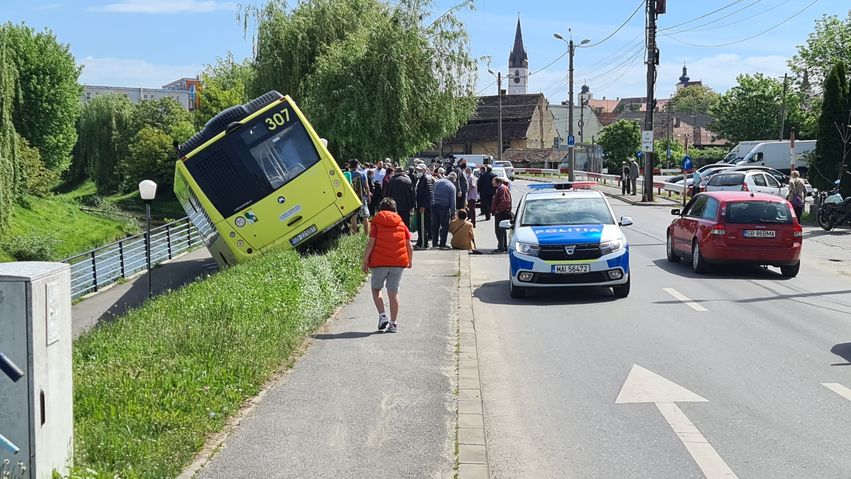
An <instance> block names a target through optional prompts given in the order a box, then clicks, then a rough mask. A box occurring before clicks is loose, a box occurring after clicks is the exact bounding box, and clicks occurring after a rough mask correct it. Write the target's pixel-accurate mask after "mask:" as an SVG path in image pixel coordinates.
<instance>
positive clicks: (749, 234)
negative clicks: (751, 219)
mask: <svg viewBox="0 0 851 479" xmlns="http://www.w3.org/2000/svg"><path fill="white" fill-rule="evenodd" d="M775 234H776V233H775V231H774V230H745V238H774V235H775Z"/></svg>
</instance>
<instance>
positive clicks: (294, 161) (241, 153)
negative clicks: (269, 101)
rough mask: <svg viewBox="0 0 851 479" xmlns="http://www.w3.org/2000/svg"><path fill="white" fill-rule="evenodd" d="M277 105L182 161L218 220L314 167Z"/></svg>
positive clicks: (298, 131)
mask: <svg viewBox="0 0 851 479" xmlns="http://www.w3.org/2000/svg"><path fill="white" fill-rule="evenodd" d="M281 105H282V106H281V108H280V109H277V108H276V109H273V110H271V111H270V112H267V113H266V114H264V115H261V116H259V117H257V118H255V119H254V120H252V121H251V122H249V123H247V124H246V125H243V126H242V127H241V128H239V129H238V130H236V131H234V132H233V133H231V134H228V135H226V136H225V137H223V138H221V139H220V140H219V141H217V142H215V143H213V144H211V145H209V146H208V147H207V148H205V149H204V150H202V151H201V152H199V153H198V154H197V155H194V156H192V157H190V158H188V159H187V160H186V168H187V169H188V170H189V172H190V173H191V174H192V176H193V178H195V180H196V181H197V182H198V186H200V187H201V190H202V191H204V194H205V195H207V197H208V198H209V200H210V202H212V203H213V206H215V207H216V209H217V210H218V211H219V213H220V214H221V215H222V216H223V217H225V218H227V217H229V216H231V215H233V214H234V213H237V212H238V211H240V210H241V209H243V208H246V207H248V206H249V205H252V204H254V203H256V202H257V201H259V200H261V199H263V198H264V197H266V196H268V195H270V194H272V192H274V191H275V190H277V189H279V188H281V187H282V186H284V185H286V184H287V183H289V182H290V181H292V180H293V179H294V178H296V177H297V176H299V175H300V174H301V173H302V172H304V171H306V170H307V169H309V168H310V167H311V166H313V165H315V164H316V163H318V162H319V154H318V152H317V151H316V148H315V146H314V145H313V142H312V141H311V139H310V136H309V135H308V134H307V131H306V130H305V128H304V125H303V124H302V123H301V121H299V119H298V116H296V115H295V113H294V112H291V111H290V110H289V107H287V106H286V104H284V103H282V104H281ZM237 132H238V133H239V134H236V133H237Z"/></svg>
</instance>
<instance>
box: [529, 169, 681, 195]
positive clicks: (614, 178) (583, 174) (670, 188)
mask: <svg viewBox="0 0 851 479" xmlns="http://www.w3.org/2000/svg"><path fill="white" fill-rule="evenodd" d="M514 171H515V173H530V174H534V175H559V174H563V173H564V172H561V171H559V170H551V169H545V168H515V169H514ZM663 171H666V170H663ZM671 171H674V170H671ZM575 177H576V178H584V179H586V180H590V181H596V182H598V183H602V184H604V185H608V184H609V183H611V184H612V186H618V187H619V186H620V181H621V177H620V175H608V174H605V173H594V172H590V171H579V170H576V174H575ZM637 185H638V186H639V187H641V188H643V187H644V178H638V180H637ZM653 188H655V189H656V191H657V193H658V194H662V191H667V192H668V197H670V196H671V193H679V194H682V193H683V185H682V184H674V183H668V182H665V181H654V182H653Z"/></svg>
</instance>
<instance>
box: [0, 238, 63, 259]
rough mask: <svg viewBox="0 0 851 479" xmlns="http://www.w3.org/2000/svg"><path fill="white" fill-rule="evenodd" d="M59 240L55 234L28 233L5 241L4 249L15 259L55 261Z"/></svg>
mask: <svg viewBox="0 0 851 479" xmlns="http://www.w3.org/2000/svg"><path fill="white" fill-rule="evenodd" d="M58 246H59V240H58V239H56V238H55V237H53V236H40V235H35V234H28V235H23V236H18V237H16V238H8V239H5V240H4V241H3V249H4V250H5V251H6V253H7V254H9V255H10V256H12V257H13V258H15V261H55V260H56V254H57V253H56V249H57V247H58Z"/></svg>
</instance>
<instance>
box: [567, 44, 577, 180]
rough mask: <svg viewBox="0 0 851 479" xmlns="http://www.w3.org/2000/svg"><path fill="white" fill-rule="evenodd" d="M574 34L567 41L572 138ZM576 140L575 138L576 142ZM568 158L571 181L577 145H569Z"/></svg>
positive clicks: (570, 136)
mask: <svg viewBox="0 0 851 479" xmlns="http://www.w3.org/2000/svg"><path fill="white" fill-rule="evenodd" d="M573 48H574V47H573V35H571V36H570V41H569V42H568V43H567V50H568V67H567V92H568V93H567V95H568V100H567V102H568V103H570V106H569V107H568V108H569V110H568V111H567V138H568V139H570V138H572V137H573ZM575 142H576V141H575V140H574V143H575ZM567 158H568V160H567V161H568V164H570V171H568V174H567V179H568V180H569V181H574V180H575V179H576V174H575V173H574V172H573V170H574V169H576V145H575V144H574V145H571V144H568V145H567Z"/></svg>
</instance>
